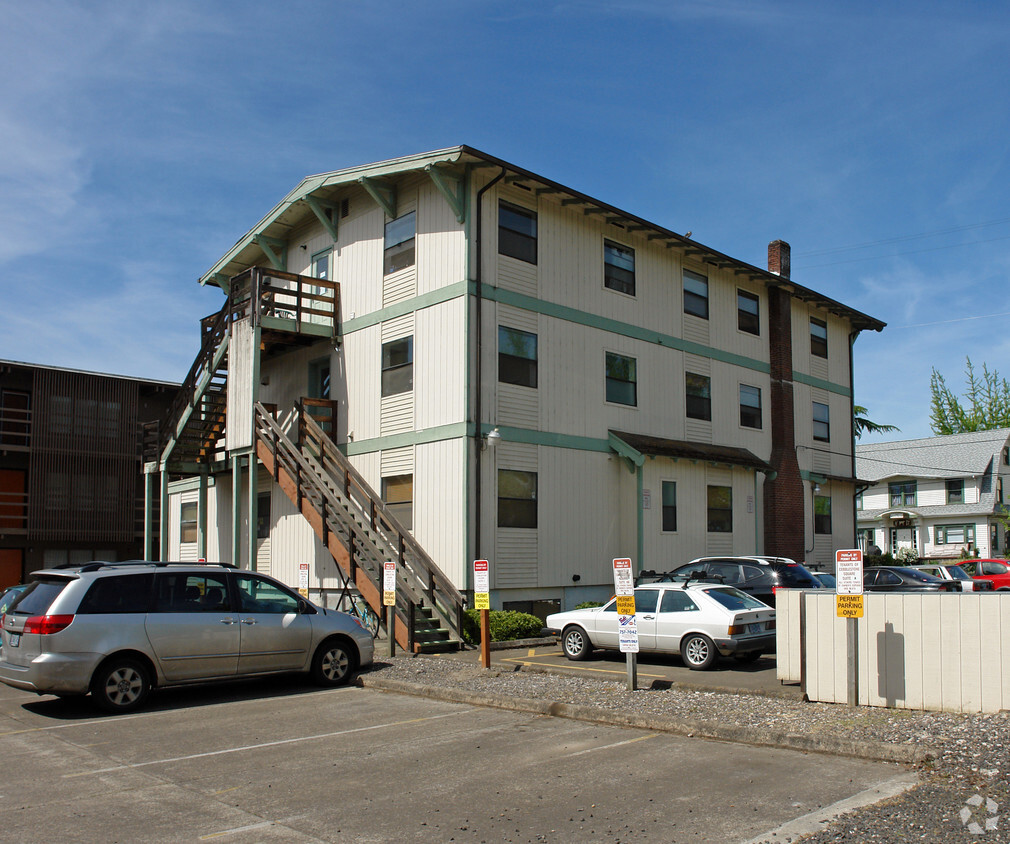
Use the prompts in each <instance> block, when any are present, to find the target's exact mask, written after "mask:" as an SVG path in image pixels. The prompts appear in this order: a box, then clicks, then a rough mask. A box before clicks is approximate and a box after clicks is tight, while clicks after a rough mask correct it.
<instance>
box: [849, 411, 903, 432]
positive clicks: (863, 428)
mask: <svg viewBox="0 0 1010 844" xmlns="http://www.w3.org/2000/svg"><path fill="white" fill-rule="evenodd" d="M868 412H869V411H867V409H866V408H865V407H863V406H862V405H858V404H855V405H853V406H852V428H853V430H854V431H855V433H856V439H857V440H858V439H859V438H860V437H861V436H863V434H867V433H869V434H889V433H891V432H892V431H900V430H901V428H899V427H898V426H897V425H881V424H880V423H879V422H871V421H870V420H869V419H867V418H866V414H867V413H868Z"/></svg>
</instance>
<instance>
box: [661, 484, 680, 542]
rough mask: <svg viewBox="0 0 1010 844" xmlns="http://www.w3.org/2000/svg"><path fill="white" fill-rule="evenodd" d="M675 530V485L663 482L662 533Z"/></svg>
mask: <svg viewBox="0 0 1010 844" xmlns="http://www.w3.org/2000/svg"><path fill="white" fill-rule="evenodd" d="M676 529H677V483H676V481H663V532H664V533H672V532H673V531H675V530H676Z"/></svg>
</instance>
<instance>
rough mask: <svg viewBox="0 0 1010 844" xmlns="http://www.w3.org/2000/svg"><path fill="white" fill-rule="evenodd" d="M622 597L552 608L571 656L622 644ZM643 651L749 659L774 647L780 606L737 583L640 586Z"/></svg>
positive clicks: (688, 661) (695, 665) (553, 624)
mask: <svg viewBox="0 0 1010 844" xmlns="http://www.w3.org/2000/svg"><path fill="white" fill-rule="evenodd" d="M618 619H619V616H618V613H617V599H616V598H611V600H610V601H609V602H608V603H606V604H605V605H604V606H602V607H591V608H588V609H581V610H569V611H568V612H560V613H553V614H552V615H549V616H547V628H548V630H550V631H551V632H553V633H555V634H560V636H561V646H562V648H563V649H564V652H565V656H567V657H568V658H569V659H585V658H586V657H588V656H589V654H590V653H591V652H592V650H593V648H606V649H611V650H617V649H618V647H619V644H618ZM635 621H636V625H637V627H638V645H639V649H640V650H641V651H648V652H654V653H673V654H680V656H681V659H683V660H684V663H685V665H687V667H688V668H691V669H694V670H701V669H706V668H711V667H712V666H713V665H714V664H715V662H716V660H717V659H718V658H719V656H720V655H723V656H728V655H730V654H732V655H733V656H734V657H736V658H737V659H738V660H740V661H743V662H749V661H751V660H755V659H757V658H758V657H759V656H761V654H763V653H767V652H769V651H773V650H774V649H775V610H773V609H772V608H771V607H769V606H768V605H767V604H764V603H762V602H761V601H759V600H757V599H756V598H752V597H751V596H750V595H747V594H746V593H744V592H741V591H740V590H739V589H735V588H734V587H732V586H721V585H717V584H714V583H700V582H687V583H684V582H674V583H650V584H648V585H646V586H639V587H637V588H636V589H635Z"/></svg>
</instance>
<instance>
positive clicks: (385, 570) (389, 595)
mask: <svg viewBox="0 0 1010 844" xmlns="http://www.w3.org/2000/svg"><path fill="white" fill-rule="evenodd" d="M382 606H384V607H385V608H386V634H387V635H388V636H389V655H390V656H396V563H394V562H389V561H387V562H385V563H383V564H382Z"/></svg>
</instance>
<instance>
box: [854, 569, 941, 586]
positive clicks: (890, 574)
mask: <svg viewBox="0 0 1010 844" xmlns="http://www.w3.org/2000/svg"><path fill="white" fill-rule="evenodd" d="M863 589H864V590H865V591H867V592H956V591H957V590H958V586H957V584H956V583H955V582H954V581H952V580H940V578H938V577H933V575H931V574H926V573H925V572H924V571H919V570H918V569H912V568H907V567H905V566H871V567H870V568H866V569H863Z"/></svg>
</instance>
